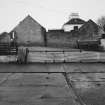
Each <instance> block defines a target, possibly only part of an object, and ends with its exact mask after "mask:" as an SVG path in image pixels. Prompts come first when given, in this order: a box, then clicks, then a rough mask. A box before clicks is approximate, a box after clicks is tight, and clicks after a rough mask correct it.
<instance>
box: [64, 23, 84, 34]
mask: <svg viewBox="0 0 105 105" xmlns="http://www.w3.org/2000/svg"><path fill="white" fill-rule="evenodd" d="M82 25H83V24H71V25H63V30H64V31H65V32H70V31H71V30H73V29H74V26H78V28H80V27H81V26H82Z"/></svg>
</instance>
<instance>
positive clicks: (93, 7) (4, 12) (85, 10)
mask: <svg viewBox="0 0 105 105" xmlns="http://www.w3.org/2000/svg"><path fill="white" fill-rule="evenodd" d="M73 12H78V13H79V14H80V17H81V18H82V19H84V20H88V19H93V20H94V21H96V20H97V19H98V18H99V17H101V16H103V15H105V0H0V32H3V31H7V32H9V31H10V30H11V29H13V28H14V27H15V26H16V25H17V24H18V23H19V22H20V21H21V20H23V19H24V18H25V17H26V16H27V15H28V14H30V15H31V16H32V17H33V18H34V19H35V20H36V21H38V22H39V23H40V24H41V25H43V26H44V27H45V28H47V29H52V28H61V27H62V25H63V23H64V22H66V21H68V16H69V15H70V14H71V13H73Z"/></svg>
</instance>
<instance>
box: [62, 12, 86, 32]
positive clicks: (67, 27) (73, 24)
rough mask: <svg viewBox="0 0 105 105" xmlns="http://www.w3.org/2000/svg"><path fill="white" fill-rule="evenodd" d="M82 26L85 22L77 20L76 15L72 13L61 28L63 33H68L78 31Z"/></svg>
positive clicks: (77, 16)
mask: <svg viewBox="0 0 105 105" xmlns="http://www.w3.org/2000/svg"><path fill="white" fill-rule="evenodd" d="M83 24H85V21H84V20H82V19H80V18H79V15H78V13H72V14H71V15H70V17H69V21H68V22H66V23H65V24H64V25H63V27H62V28H63V30H64V31H65V32H70V31H71V30H78V29H79V28H80V27H81V26H82V25H83Z"/></svg>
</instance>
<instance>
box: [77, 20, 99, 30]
mask: <svg viewBox="0 0 105 105" xmlns="http://www.w3.org/2000/svg"><path fill="white" fill-rule="evenodd" d="M91 27H93V28H94V29H96V30H97V28H99V26H98V25H97V24H96V23H95V22H94V21H92V20H91V19H89V20H88V21H87V22H85V24H84V25H83V26H82V27H80V29H79V30H83V29H90V28H91Z"/></svg>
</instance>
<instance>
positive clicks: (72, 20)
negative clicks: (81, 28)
mask: <svg viewBox="0 0 105 105" xmlns="http://www.w3.org/2000/svg"><path fill="white" fill-rule="evenodd" d="M84 23H85V21H84V20H82V19H80V18H73V19H70V20H69V21H68V22H67V23H65V24H64V25H67V24H84Z"/></svg>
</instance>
